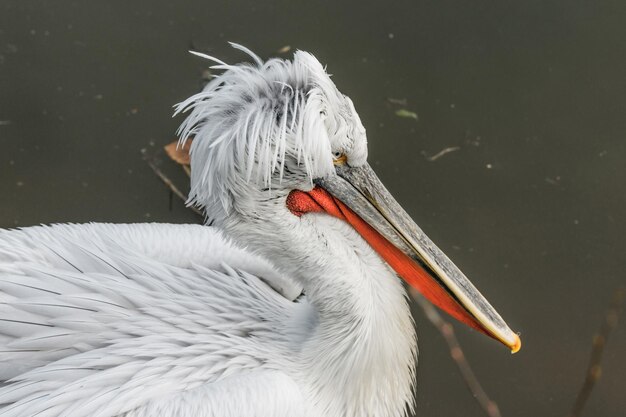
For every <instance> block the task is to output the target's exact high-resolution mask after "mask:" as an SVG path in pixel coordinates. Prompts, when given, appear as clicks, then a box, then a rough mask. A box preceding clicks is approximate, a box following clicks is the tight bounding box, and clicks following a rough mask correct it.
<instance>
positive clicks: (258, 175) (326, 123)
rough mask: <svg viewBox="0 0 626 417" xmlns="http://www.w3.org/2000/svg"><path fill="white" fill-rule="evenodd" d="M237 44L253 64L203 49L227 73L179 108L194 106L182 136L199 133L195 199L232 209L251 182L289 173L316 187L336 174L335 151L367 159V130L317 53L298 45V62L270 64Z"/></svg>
mask: <svg viewBox="0 0 626 417" xmlns="http://www.w3.org/2000/svg"><path fill="white" fill-rule="evenodd" d="M232 45H233V47H235V48H237V49H240V50H242V51H244V52H246V53H247V54H248V55H250V57H252V59H253V60H254V64H250V63H241V64H237V65H229V64H226V63H224V62H222V61H220V60H218V59H216V58H213V57H210V56H208V55H204V54H198V53H196V55H199V56H202V57H204V58H207V59H210V60H212V61H214V62H216V63H217V64H216V65H214V66H212V67H211V68H212V69H217V70H223V71H224V72H223V73H221V74H220V75H218V76H216V77H215V78H214V79H213V80H212V81H211V82H210V83H209V84H207V86H206V87H205V88H204V90H203V91H202V92H201V93H198V94H196V95H194V96H192V97H190V98H189V99H187V100H185V101H183V102H182V103H180V104H178V105H177V106H176V113H175V114H178V113H181V112H187V111H190V114H189V116H188V117H187V119H186V120H185V121H184V122H183V124H182V125H181V126H180V128H179V131H178V134H179V137H180V138H181V139H180V140H181V142H182V143H184V142H185V141H186V140H187V139H189V138H191V137H193V138H194V141H193V144H192V146H191V167H192V175H191V191H190V194H189V203H190V204H197V205H199V206H204V207H206V209H207V212H209V213H210V212H212V211H215V210H223V211H224V214H228V212H229V211H230V209H231V208H232V206H233V203H234V201H235V200H236V198H237V197H238V194H240V193H245V192H247V191H248V190H249V189H250V187H253V188H255V189H261V188H270V189H272V188H274V189H277V188H280V187H281V186H284V184H283V180H284V178H285V173H286V171H289V174H290V178H289V186H291V187H292V188H293V185H294V180H296V182H300V183H302V184H305V186H306V184H308V185H309V186H310V185H312V181H313V179H315V178H320V177H325V176H328V175H334V173H335V170H334V166H333V153H335V154H337V153H343V154H346V155H348V158H349V161H350V164H351V165H355V166H357V165H360V164H362V163H364V162H365V159H366V158H367V146H366V137H365V128H364V127H363V125H362V124H361V121H360V120H359V117H358V115H357V114H356V111H355V110H354V106H353V105H352V102H351V101H350V99H349V98H348V97H346V96H344V95H343V94H341V93H340V92H339V91H338V90H337V88H336V87H335V84H334V83H333V82H332V81H331V79H330V77H329V75H328V74H327V73H326V71H325V70H324V68H323V67H322V65H321V64H320V63H319V61H317V59H315V57H314V56H313V55H311V54H309V53H307V52H303V51H297V52H296V53H295V54H294V57H293V61H288V60H283V59H277V58H274V59H270V60H268V61H266V62H263V61H262V60H261V59H260V58H259V57H258V56H256V55H255V54H254V53H252V52H251V51H249V50H248V49H246V48H244V47H242V46H240V45H236V44H232ZM211 214H214V213H211Z"/></svg>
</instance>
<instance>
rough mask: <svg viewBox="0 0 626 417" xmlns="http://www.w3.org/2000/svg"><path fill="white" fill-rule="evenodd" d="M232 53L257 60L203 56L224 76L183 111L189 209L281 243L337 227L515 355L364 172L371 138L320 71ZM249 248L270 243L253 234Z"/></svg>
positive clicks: (445, 263) (507, 332) (296, 60)
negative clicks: (315, 224)
mask: <svg viewBox="0 0 626 417" xmlns="http://www.w3.org/2000/svg"><path fill="white" fill-rule="evenodd" d="M233 46H234V47H235V48H237V49H240V50H242V51H244V52H246V53H247V54H249V55H250V57H252V59H253V60H254V61H255V62H254V63H252V64H248V63H244V64H238V65H228V64H225V63H224V62H222V61H220V60H218V59H215V58H213V57H210V56H207V55H203V54H197V55H200V56H202V57H204V58H207V59H210V60H212V61H214V62H216V65H214V66H212V67H211V68H212V69H217V70H221V71H223V72H222V73H221V74H220V75H218V76H216V77H215V78H214V79H213V80H212V81H211V82H210V83H209V84H208V85H207V86H206V87H205V89H204V91H202V92H201V93H199V94H196V95H195V96H193V97H191V98H189V99H188V100H186V101H184V102H182V103H180V104H179V105H178V106H177V108H176V112H177V113H178V112H186V111H190V114H189V116H188V117H187V119H186V120H185V121H184V122H183V124H182V126H181V128H180V131H179V134H180V137H181V141H183V142H184V141H185V140H187V139H188V138H190V137H194V138H195V139H194V141H193V144H192V146H191V167H192V173H191V191H190V196H189V201H190V202H191V203H194V204H197V205H200V206H203V207H205V210H206V212H207V216H208V217H210V218H211V219H212V220H214V222H215V224H217V225H223V226H225V227H228V225H229V224H230V225H232V224H238V225H240V224H244V225H247V226H246V227H248V229H250V230H252V229H254V230H261V229H262V230H264V231H265V233H266V235H265V236H266V237H267V236H270V235H273V236H272V237H273V238H275V239H278V240H279V239H280V236H279V235H280V233H278V231H281V230H284V229H285V228H294V227H297V226H296V223H295V222H297V221H298V218H299V217H300V216H302V215H304V214H306V213H309V212H323V213H326V214H329V215H331V216H333V217H336V218H339V219H341V220H343V221H345V222H346V223H348V224H350V225H351V226H352V227H353V228H354V230H356V231H357V232H358V233H359V234H360V235H361V236H362V237H363V238H364V239H365V241H367V242H368V243H369V244H370V246H371V247H372V248H373V249H374V250H375V251H376V252H378V254H379V255H380V256H381V257H382V258H383V259H384V260H385V261H386V262H387V263H388V264H389V265H390V266H391V267H392V268H393V269H394V270H395V271H396V273H397V274H398V275H399V276H401V277H402V278H404V279H405V281H407V282H408V283H409V284H410V285H412V286H413V287H415V288H416V289H418V290H419V291H420V292H422V293H423V294H424V295H425V296H426V297H427V298H428V299H430V300H431V301H432V302H433V303H434V304H435V305H437V306H439V307H440V308H442V309H443V310H445V311H446V312H448V313H449V314H450V315H452V316H453V317H455V318H456V319H458V320H460V321H462V322H464V323H466V324H468V325H469V326H471V327H473V328H475V329H478V330H479V331H481V332H483V333H485V334H487V335H489V336H491V337H493V338H495V339H497V340H499V341H501V342H502V343H504V344H505V345H507V346H509V347H510V348H511V349H512V350H513V351H517V350H518V349H519V347H520V340H519V337H518V336H517V335H516V334H515V333H513V332H512V331H511V329H509V327H508V326H507V325H506V323H505V322H504V321H503V320H502V318H501V317H500V316H499V315H498V313H497V312H496V311H495V310H494V309H493V308H492V307H491V305H490V304H489V303H488V302H487V300H486V299H485V298H484V297H483V296H482V295H481V294H480V293H479V292H478V290H477V289H476V288H475V287H474V286H473V285H472V284H471V282H470V281H469V280H468V279H467V278H466V277H465V276H464V275H463V273H462V272H461V271H460V270H459V269H458V268H457V267H456V266H455V265H454V264H453V263H452V261H450V260H449V259H448V258H447V257H446V255H445V254H443V253H442V252H441V250H439V248H437V246H436V245H435V244H434V243H433V242H432V241H430V239H429V238H428V237H427V236H426V235H425V234H424V233H423V232H422V230H421V229H420V228H419V227H418V226H417V225H416V224H415V223H414V222H413V221H412V220H411V219H410V217H409V216H408V215H407V214H406V212H405V211H404V210H403V209H402V208H401V207H400V205H399V204H398V203H397V202H396V201H395V200H394V199H393V197H392V196H391V195H390V194H389V192H388V191H387V190H386V189H385V187H384V186H383V185H382V183H381V182H380V181H379V180H378V178H377V177H376V175H375V174H374V172H373V170H372V169H371V168H370V166H369V165H368V164H367V137H366V134H365V128H364V127H363V125H362V123H361V121H360V119H359V116H358V114H357V113H356V111H355V109H354V105H353V104H352V101H351V100H350V99H349V98H348V97H346V96H345V95H343V94H342V93H341V92H339V90H338V89H337V87H336V86H335V84H334V83H333V82H332V81H331V79H330V77H329V75H328V74H327V73H326V71H325V69H324V67H322V65H321V64H320V63H319V61H318V60H317V59H316V58H315V57H314V56H313V55H311V54H309V53H306V52H302V51H297V52H296V53H295V54H294V57H293V60H292V61H288V60H282V59H270V60H268V61H266V62H263V61H262V60H261V59H260V58H259V57H257V56H256V55H255V54H253V53H252V52H250V51H249V50H247V49H246V48H244V47H242V46H240V45H235V44H233ZM246 238H247V239H248V242H247V243H251V244H253V243H256V246H257V247H260V246H262V245H264V244H267V242H263V238H262V237H261V238H259V239H257V238H255V237H254V235H253V232H251V233H250V234H249V235H247V236H246ZM255 239H257V242H252V241H253V240H255ZM286 243H287V244H288V242H286Z"/></svg>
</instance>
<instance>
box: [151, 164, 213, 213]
mask: <svg viewBox="0 0 626 417" xmlns="http://www.w3.org/2000/svg"><path fill="white" fill-rule="evenodd" d="M145 160H146V162H147V163H148V165H150V168H152V171H154V173H155V174H156V175H157V176H158V177H159V178H160V179H161V181H163V183H164V184H165V185H166V186H167V188H169V189H170V191H171V192H172V193H174V194H176V196H177V197H178V198H180V199H181V200H183V202H184V201H187V198H186V197H185V195H184V194H183V193H182V192H181V191H180V190H179V189H178V187H176V186H175V185H174V183H173V182H172V180H170V179H169V178H168V177H167V176H166V175H165V174H164V173H163V172H162V171H161V170H160V169H159V168H158V167H157V166H156V164H155V163H154V160H152V158H149V157H146V158H145ZM189 208H190V209H191V210H193V211H194V212H195V213H196V214H198V215H200V216H202V217H204V213H202V212H201V211H200V210H198V208H197V207H194V206H189Z"/></svg>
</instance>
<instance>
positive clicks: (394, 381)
mask: <svg viewBox="0 0 626 417" xmlns="http://www.w3.org/2000/svg"><path fill="white" fill-rule="evenodd" d="M277 234H278V235H279V236H278V237H276V239H275V240H274V242H273V244H277V245H279V246H281V247H280V248H275V247H274V248H272V247H269V246H267V242H266V246H265V247H262V248H255V249H258V250H259V251H260V252H262V253H263V254H264V255H265V256H266V257H268V258H269V259H270V260H271V261H272V262H274V263H275V264H276V265H277V266H278V267H279V268H280V269H281V270H282V271H283V272H285V273H287V274H288V275H289V276H292V277H295V279H297V280H298V281H300V283H301V284H302V286H303V288H304V293H305V295H306V297H307V300H308V302H309V303H310V304H311V305H312V306H313V307H314V308H313V310H314V311H315V313H314V317H310V318H309V320H310V322H309V323H302V326H308V328H309V329H310V331H309V332H308V334H306V335H304V336H303V338H302V339H303V340H302V344H301V345H300V346H299V347H298V354H299V357H298V366H300V367H301V368H300V369H302V371H303V372H301V373H300V375H305V376H306V378H307V379H308V380H307V381H304V382H305V383H306V385H307V386H308V387H309V388H310V390H311V396H312V397H313V398H314V399H315V402H316V403H317V404H316V407H318V408H319V409H318V410H316V411H317V413H319V414H321V415H324V416H347V417H352V416H381V417H386V416H394V417H395V416H402V415H403V414H404V412H405V410H406V407H407V405H409V407H411V406H412V403H413V382H414V372H415V359H416V358H415V357H416V349H417V348H416V338H415V330H414V326H413V321H412V318H411V314H410V310H409V307H408V304H407V300H406V294H405V291H404V288H403V286H402V284H401V282H400V280H399V279H398V278H397V276H396V275H395V274H394V273H393V272H392V271H391V269H390V268H389V267H388V266H387V265H386V264H385V263H384V262H383V261H382V260H381V259H380V257H379V256H378V255H377V254H376V253H375V252H374V251H373V250H372V249H371V247H370V246H369V245H368V244H367V243H366V242H365V241H364V240H363V239H362V238H361V237H360V236H359V235H358V234H357V233H356V232H355V231H354V229H352V227H351V226H349V225H348V224H347V223H344V222H343V221H341V220H338V219H336V218H333V217H330V216H328V215H325V214H308V215H306V216H303V218H302V219H300V223H299V224H297V225H295V227H293V225H292V227H286V228H285V229H283V230H280V231H279V232H278V233H277ZM277 249H278V250H277ZM272 252H273V253H272ZM303 368H304V369H303Z"/></svg>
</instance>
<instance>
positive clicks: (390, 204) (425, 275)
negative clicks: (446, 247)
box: [288, 164, 521, 353]
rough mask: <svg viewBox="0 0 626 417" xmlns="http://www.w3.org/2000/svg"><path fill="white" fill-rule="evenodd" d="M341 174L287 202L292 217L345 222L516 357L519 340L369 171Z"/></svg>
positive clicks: (415, 283) (341, 170)
mask: <svg viewBox="0 0 626 417" xmlns="http://www.w3.org/2000/svg"><path fill="white" fill-rule="evenodd" d="M336 170H337V175H336V176H332V177H329V178H323V179H319V180H316V184H317V185H318V186H319V187H316V188H315V189H314V190H312V191H310V192H308V193H304V192H302V191H299V192H295V193H300V194H294V192H292V194H291V195H290V196H289V199H291V200H290V201H288V206H289V207H290V209H291V210H292V212H295V213H305V212H307V211H325V212H327V213H329V214H331V215H334V216H336V217H339V218H342V219H344V220H346V221H347V222H348V223H350V224H351V225H352V226H353V227H354V228H355V229H356V230H357V232H359V233H360V234H361V236H363V238H364V239H365V240H366V241H367V242H368V243H369V244H370V245H371V246H372V248H373V249H374V250H376V251H377V252H378V254H379V255H380V256H381V257H382V258H383V259H384V260H385V261H386V262H387V263H388V264H389V265H390V266H391V267H392V268H393V269H394V270H395V271H396V273H397V274H398V275H399V276H401V277H402V278H403V279H404V280H405V281H406V282H407V283H408V284H410V285H411V286H412V287H414V288H415V289H417V290H418V291H420V292H421V293H422V294H423V295H424V296H425V297H426V298H428V299H429V300H430V301H431V302H432V303H433V304H435V305H436V306H438V307H439V308H441V309H442V310H444V311H446V312H447V313H448V314H450V315H451V316H453V317H454V318H456V319H457V320H459V321H461V322H463V323H465V324H467V325H469V326H471V327H473V328H475V329H477V330H479V331H481V332H483V333H485V334H487V335H489V336H491V337H493V338H494V339H496V340H499V341H500V342H502V343H503V344H505V345H506V346H508V347H509V348H510V349H511V351H512V352H513V353H515V352H517V351H518V350H519V349H520V347H521V341H520V338H519V336H518V335H517V334H515V333H514V332H513V331H512V330H511V329H510V328H509V326H507V324H506V323H505V322H504V320H503V319H502V318H501V317H500V315H499V314H498V313H497V312H496V311H495V309H494V308H493V307H492V306H491V305H490V304H489V302H488V301H487V300H486V299H485V297H483V296H482V294H481V293H480V292H479V291H478V290H477V289H476V287H474V285H472V283H471V282H470V281H469V280H468V279H467V278H466V277H465V275H464V274H463V273H462V272H461V271H460V270H459V268H457V267H456V265H454V263H452V261H451V260H450V259H449V258H448V257H447V256H446V255H445V254H444V253H443V252H442V251H441V250H440V249H439V248H438V247H437V246H436V245H435V244H434V243H433V242H432V241H431V240H430V239H429V238H428V236H426V235H425V234H424V232H422V230H421V229H420V228H419V227H418V226H417V225H416V224H415V222H413V220H411V218H410V217H409V216H408V214H407V213H406V212H405V211H404V210H403V209H402V207H401V206H400V205H399V204H398V203H397V202H396V200H395V199H394V198H393V197H392V196H391V194H389V192H388V191H387V189H386V188H385V187H384V186H383V184H382V183H381V182H380V180H379V179H378V177H377V176H376V174H375V173H374V171H373V170H372V168H371V167H370V166H369V165H367V164H365V165H363V166H360V167H358V168H354V167H350V166H349V165H347V164H342V165H338V166H337V167H336ZM320 187H321V188H320ZM329 194H330V195H329ZM289 199H288V200H289Z"/></svg>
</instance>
